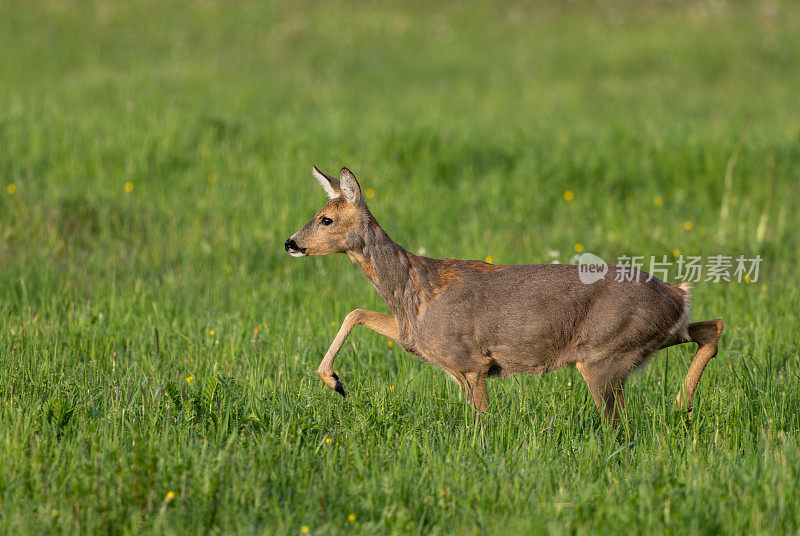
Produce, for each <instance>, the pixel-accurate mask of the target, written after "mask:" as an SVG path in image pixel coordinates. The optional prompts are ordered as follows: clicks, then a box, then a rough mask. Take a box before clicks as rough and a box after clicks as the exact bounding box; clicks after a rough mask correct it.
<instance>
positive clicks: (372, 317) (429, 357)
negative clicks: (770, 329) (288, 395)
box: [284, 166, 723, 423]
mask: <svg viewBox="0 0 800 536" xmlns="http://www.w3.org/2000/svg"><path fill="white" fill-rule="evenodd" d="M312 170H313V175H314V177H315V178H316V179H317V180H318V181H319V183H320V184H321V185H322V187H323V188H324V190H325V193H327V194H328V197H329V198H330V201H328V203H327V204H325V206H324V207H322V210H320V211H319V212H318V213H317V215H316V216H314V217H313V218H312V219H311V221H310V222H308V223H307V224H306V225H304V226H303V228H302V229H300V230H299V231H297V232H296V233H295V234H294V235H292V237H291V238H289V239H288V240H287V241H286V243H285V244H284V248H285V249H286V251H287V252H289V253H290V254H291V255H292V256H294V257H305V256H308V255H327V254H328V253H346V254H347V255H348V257H350V260H352V261H353V263H354V264H355V265H356V266H358V267H359V268H361V269H362V270H363V271H364V273H365V274H366V275H367V277H368V278H369V280H370V281H371V282H372V284H373V286H374V287H375V289H376V290H377V291H378V293H379V294H380V295H381V297H383V299H384V300H385V301H386V304H387V305H388V306H389V309H390V310H391V311H392V313H393V314H391V315H388V314H383V313H377V312H374V311H367V310H364V309H356V310H354V311H352V312H350V313H349V314H348V315H347V316H346V317H345V319H344V322H343V323H342V327H341V328H340V329H339V332H338V333H337V334H336V338H335V339H334V340H333V343H331V346H330V348H329V349H328V351H327V352H326V353H325V357H324V358H323V359H322V362H321V363H320V364H319V368H318V369H317V370H318V372H319V375H320V376H321V377H322V380H323V381H324V382H325V385H327V386H328V387H330V388H331V389H334V390H335V391H336V392H337V393H339V394H341V395H342V396H345V392H344V388H343V387H342V383H341V381H339V378H338V376H337V375H336V374H335V373H334V371H333V360H334V358H335V357H336V354H337V353H338V352H339V350H340V349H341V347H342V345H343V344H344V341H345V339H346V338H347V336H348V335H349V334H350V330H352V329H353V327H355V326H357V325H358V324H361V325H364V326H367V327H368V328H370V329H373V330H375V331H377V332H378V333H380V334H381V335H383V336H385V337H389V338H390V339H393V340H395V341H397V342H398V343H399V344H400V345H401V346H402V347H403V348H404V349H405V350H406V351H408V352H410V353H412V354H415V355H417V356H419V357H420V358H422V359H423V360H424V361H427V362H429V363H432V364H434V365H436V366H437V367H439V368H441V369H443V370H444V371H446V372H448V373H450V375H451V376H453V378H454V379H455V380H456V381H457V382H458V383H459V384H460V386H461V388H462V391H463V392H465V394H466V395H467V396H468V397H469V398H470V399H471V400H472V403H473V404H474V406H475V408H476V409H477V410H478V411H479V412H480V411H483V410H485V409H486V408H487V406H488V403H489V393H488V391H487V387H486V378H487V377H488V376H501V377H506V376H509V375H511V374H516V373H520V372H527V373H535V374H543V373H545V372H548V371H551V370H554V369H557V368H559V367H563V366H565V365H573V364H574V365H575V366H576V367H577V368H578V370H579V371H580V373H581V375H582V376H583V379H584V380H585V381H586V384H587V385H588V387H589V391H590V392H591V394H592V398H593V399H594V402H595V404H596V405H597V407H598V409H600V411H601V412H602V413H603V416H604V418H605V419H606V421H608V422H610V423H616V422H618V421H619V419H620V417H621V416H622V415H623V413H624V400H623V396H622V390H623V387H624V384H625V380H626V379H627V378H628V375H629V374H630V373H631V372H632V371H633V370H634V369H635V368H636V367H638V366H639V365H641V364H642V363H644V362H645V360H646V359H647V358H648V357H649V356H650V355H651V354H652V353H653V352H655V351H657V350H659V349H661V348H666V347H668V346H672V345H675V344H680V343H684V342H695V343H697V345H698V350H697V353H696V354H695V356H694V358H693V360H692V364H691V366H690V369H689V373H688V374H687V376H686V379H685V380H684V382H683V385H682V387H681V389H680V392H679V393H678V397H677V400H676V405H677V406H678V407H680V408H683V409H687V410H689V409H690V408H691V402H692V395H693V394H694V392H695V389H696V388H697V384H698V382H699V381H700V376H701V375H702V373H703V369H704V368H705V366H706V364H707V363H708V361H709V360H710V359H711V358H712V357H714V356H715V355H716V353H717V341H718V339H719V337H720V335H721V334H722V329H723V324H722V321H721V320H706V321H704V322H694V323H689V311H690V309H691V301H690V298H689V285H688V284H686V283H681V284H679V285H670V284H667V283H664V282H663V281H660V280H658V279H656V278H650V277H648V275H649V274H646V273H644V272H639V274H638V275H640V277H637V278H636V280H628V279H630V278H626V277H618V275H619V274H620V272H622V271H623V270H627V272H628V273H630V270H631V267H630V266H627V267H625V266H618V265H611V266H608V271H607V273H606V274H605V276H604V277H602V278H600V279H598V280H597V281H595V282H593V283H591V284H586V283H583V282H581V279H580V278H579V267H578V266H575V265H564V264H543V265H527V266H498V265H494V264H489V263H485V262H481V261H471V260H457V259H431V258H427V257H420V256H417V255H414V254H412V253H409V252H408V251H406V250H405V249H403V248H402V247H400V246H399V245H397V244H396V243H394V242H393V241H392V240H391V238H389V236H388V235H387V234H386V232H385V231H384V230H383V229H382V228H381V226H380V225H378V222H377V221H376V220H375V218H374V217H373V216H372V213H370V211H369V209H368V208H367V205H366V203H365V202H364V198H363V196H362V195H361V187H360V186H359V184H358V182H357V181H356V178H355V176H353V174H352V173H351V172H350V170H348V169H347V168H342V170H341V173H340V175H339V178H338V179H337V178H335V177H333V176H330V175H327V174H325V173H322V172H321V171H319V170H318V169H317V168H316V166H314V167H313V168H312ZM618 279H619V280H618Z"/></svg>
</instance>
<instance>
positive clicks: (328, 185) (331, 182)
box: [311, 166, 342, 199]
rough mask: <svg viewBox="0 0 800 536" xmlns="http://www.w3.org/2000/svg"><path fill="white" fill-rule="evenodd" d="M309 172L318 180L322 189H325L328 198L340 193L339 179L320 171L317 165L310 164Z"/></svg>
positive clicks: (337, 195)
mask: <svg viewBox="0 0 800 536" xmlns="http://www.w3.org/2000/svg"><path fill="white" fill-rule="evenodd" d="M311 174H312V175H314V178H315V179H317V180H318V181H319V184H320V186H322V189H323V190H325V193H326V194H328V197H329V198H330V199H334V198H336V197H339V196H340V195H342V191H341V190H340V189H339V179H337V178H336V177H331V176H330V175H328V174H327V173H323V172H321V171H320V170H319V169H318V168H317V166H311Z"/></svg>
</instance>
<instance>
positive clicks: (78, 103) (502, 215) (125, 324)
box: [0, 0, 800, 535]
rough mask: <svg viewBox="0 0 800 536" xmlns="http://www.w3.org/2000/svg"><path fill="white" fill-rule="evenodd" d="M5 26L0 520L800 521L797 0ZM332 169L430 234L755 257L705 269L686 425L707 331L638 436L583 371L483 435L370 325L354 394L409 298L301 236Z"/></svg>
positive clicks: (421, 243) (412, 233) (13, 17)
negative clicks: (713, 276)
mask: <svg viewBox="0 0 800 536" xmlns="http://www.w3.org/2000/svg"><path fill="white" fill-rule="evenodd" d="M0 50H1V51H2V53H0V103H1V104H0V185H1V186H2V189H0V460H1V461H2V463H1V464H0V533H2V534H9V535H10V534H35V533H39V534H43V533H55V534H58V533H78V532H81V533H90V532H94V533H114V534H120V533H121V534H134V533H136V534H138V533H186V534H195V533H201V532H203V533H211V534H216V533H219V534H232V533H245V534H301V533H304V532H307V533H309V534H340V533H348V534H351V533H352V534H355V533H363V534H381V533H387V534H473V533H475V534H479V533H496V534H513V533H520V534H538V533H556V534H560V533H575V534H611V533H617V534H618V533H629V534H634V533H636V534H638V533H646V534H660V533H671V534H678V533H680V534H686V533H690V534H697V533H700V534H721V533H730V534H788V533H795V534H796V533H798V531H800V501H799V500H798V489H800V439H799V437H798V432H800V388H799V384H798V374H800V358H798V350H797V348H798V343H799V342H800V328H798V325H797V317H798V315H797V307H798V306H797V304H798V303H799V302H800V290H799V289H798V284H797V281H798V280H799V279H800V270H798V263H799V262H800V255H799V254H798V241H797V237H798V229H800V166H799V165H798V164H799V163H800V99H798V88H800V9H798V8H797V5H796V4H794V3H780V2H778V3H776V2H771V1H764V2H756V3H746V2H734V1H731V2H711V1H709V2H692V3H690V4H686V3H683V2H663V3H662V2H648V3H647V4H646V5H644V4H643V5H640V4H639V3H635V2H619V3H617V2H596V3H588V2H586V3H585V2H570V3H565V4H560V3H547V4H542V5H517V4H512V3H507V2H499V3H497V4H491V3H480V4H475V5H472V4H471V3H469V4H468V3H463V4H462V3H447V4H446V5H440V6H436V5H430V4H429V3H423V2H414V3H409V4H407V5H405V6H404V7H402V8H400V7H397V6H395V7H381V6H380V5H378V4H377V3H368V4H361V3H357V2H352V3H350V2H346V3H339V2H324V3H319V4H312V3H302V4H296V3H288V2H287V3H286V4H270V5H265V4H261V3H254V2H253V3H251V2H235V3H229V2H212V1H206V2H197V3H190V4H186V3H183V2H171V1H168V2H125V3H112V2H61V1H42V2H36V3H29V2H17V1H7V0H4V1H2V2H0ZM314 163H316V164H317V165H318V166H320V167H321V168H322V169H324V170H328V171H335V170H338V169H339V167H340V166H342V165H347V166H348V167H350V168H351V169H353V170H354V171H355V173H356V175H357V177H358V178H359V181H360V182H361V185H362V187H364V188H365V189H366V188H370V189H373V190H374V196H373V197H371V198H370V199H369V200H368V202H369V205H370V208H371V210H372V212H373V213H374V214H375V215H376V217H377V218H378V220H379V221H380V222H381V223H382V225H383V226H384V228H385V229H386V230H387V232H388V233H389V234H390V235H391V236H392V237H393V238H394V239H395V240H396V241H397V242H399V243H400V244H401V245H404V246H405V247H406V248H407V249H409V250H410V251H412V252H417V251H419V250H420V248H424V250H425V251H426V252H427V255H429V256H434V257H461V258H478V259H484V258H485V257H487V256H490V257H492V259H493V261H494V262H495V263H500V264H514V263H540V262H550V261H551V260H552V256H553V253H552V252H553V251H554V250H556V251H557V252H558V253H557V254H555V256H556V257H557V258H558V259H559V260H560V261H561V262H569V261H570V258H571V257H572V255H573V254H574V252H575V251H576V249H581V248H583V250H584V251H590V252H592V253H595V254H597V255H600V256H601V257H603V258H605V259H616V258H617V257H619V256H621V255H644V256H648V257H649V256H650V255H656V256H659V257H660V256H661V255H668V256H670V257H672V256H673V254H677V253H679V252H680V253H682V254H687V255H704V256H707V255H712V254H719V253H721V254H727V255H734V256H737V255H739V254H744V255H745V256H747V257H755V256H756V255H761V257H762V258H763V262H762V265H761V267H760V273H759V278H758V280H757V281H756V282H752V281H751V282H750V283H738V282H731V283H712V282H707V283H706V282H700V283H697V284H696V285H695V290H694V304H695V305H694V313H693V318H694V319H696V320H702V319H708V318H717V317H718V318H723V319H724V320H725V322H726V326H727V328H726V332H725V334H724V336H723V339H722V344H721V350H720V353H719V355H718V356H717V357H716V358H715V359H714V360H713V361H712V362H711V364H710V365H709V367H708V369H707V370H706V373H705V375H704V377H703V380H702V382H701V387H700V391H699V393H698V396H697V398H696V401H695V411H694V415H693V419H692V420H688V419H687V418H686V417H685V416H684V415H682V414H676V413H673V411H672V401H673V400H674V397H675V395H676V393H677V387H678V384H679V382H680V381H681V380H682V379H683V377H684V375H685V374H686V370H687V368H688V363H689V360H690V359H691V356H692V352H693V348H690V347H689V346H688V345H685V346H683V347H676V348H673V349H670V350H668V351H662V352H660V353H659V354H658V355H656V356H655V357H654V359H653V360H652V362H651V363H650V365H649V366H647V367H646V368H644V369H643V370H642V371H640V372H639V373H637V374H636V375H635V376H634V377H633V378H632V380H631V382H630V383H629V389H628V392H627V405H628V410H629V414H630V417H631V424H630V428H629V429H623V430H621V431H620V432H619V433H618V434H615V433H613V432H612V431H611V430H608V429H606V428H605V427H604V426H603V425H602V423H601V418H600V415H599V413H598V412H597V410H596V409H595V407H594V404H593V402H592V400H591V397H590V396H589V393H588V391H587V389H586V387H585V385H584V384H583V382H582V380H581V378H580V375H579V374H578V372H577V371H576V370H574V369H564V370H559V371H557V372H554V373H551V374H548V375H545V376H544V377H541V378H539V377H522V376H517V377H514V378H511V379H506V380H497V381H493V382H492V383H491V385H490V391H491V396H492V402H491V406H490V409H489V412H488V415H487V417H486V418H484V419H483V420H482V421H481V422H480V423H479V424H477V425H476V424H475V423H474V422H473V412H472V410H471V409H470V407H469V406H468V404H467V403H465V401H464V400H463V399H461V398H459V394H458V391H457V388H456V385H455V384H453V383H452V382H451V381H449V380H448V379H447V378H446V376H445V375H444V374H442V373H441V372H439V371H437V370H435V369H434V368H433V367H431V366H430V365H425V364H423V363H421V362H420V361H418V360H417V358H415V357H413V356H411V355H408V354H406V353H404V352H403V351H402V349H400V348H398V347H397V346H394V347H392V346H390V345H389V344H388V343H387V340H386V339H383V338H381V337H380V336H378V335H376V334H374V333H372V332H370V331H368V330H366V329H364V328H357V329H356V330H355V331H354V333H353V334H352V336H351V338H350V340H349V341H348V342H347V344H346V345H345V347H344V348H343V350H342V353H341V354H340V357H339V359H338V361H337V364H336V368H337V370H338V371H339V375H340V376H341V377H342V379H343V382H344V385H345V388H346V389H347V390H348V393H349V395H350V396H349V397H348V398H347V399H346V400H342V399H341V398H340V397H339V396H338V395H336V394H335V393H333V392H332V391H330V390H329V389H327V388H324V387H323V386H322V384H321V382H320V380H319V378H318V376H317V375H316V367H317V364H318V363H319V360H320V359H321V357H322V355H323V353H324V351H325V350H326V349H327V347H328V344H329V343H330V341H331V340H332V338H333V336H334V334H335V333H336V330H337V329H338V326H339V323H340V322H341V320H342V319H343V317H344V315H345V314H346V313H347V312H348V311H350V310H351V309H353V308H356V307H365V308H370V309H374V310H378V311H386V306H385V304H384V303H383V302H382V301H381V300H380V297H379V296H378V295H377V294H376V293H375V292H374V290H373V289H372V287H371V285H370V284H369V282H368V281H367V279H366V278H365V277H364V275H363V274H362V273H361V272H360V271H358V269H357V268H355V267H354V266H353V265H352V264H351V263H350V261H349V260H348V259H347V258H346V257H345V256H343V255H338V256H332V257H323V258H308V259H299V260H297V259H292V258H290V257H289V256H288V255H286V253H285V252H284V251H283V241H284V240H285V239H286V238H287V237H288V236H290V235H291V234H292V233H293V232H295V231H296V230H297V229H298V228H299V227H300V226H301V225H302V224H304V223H305V222H306V221H307V220H308V219H309V218H310V217H311V216H312V215H313V214H314V213H315V212H316V210H317V209H318V208H319V207H321V206H322V203H323V202H324V199H325V196H324V193H323V192H322V190H321V189H320V188H319V187H318V186H317V185H316V183H315V181H314V180H313V178H312V177H311V174H310V168H311V165H312V164H314ZM567 191H570V192H572V193H573V198H572V199H571V200H569V201H568V200H566V197H570V196H569V195H566V197H565V193H566V192H567ZM370 193H371V192H370ZM687 222H688V223H687ZM687 227H689V228H690V229H687ZM676 249H677V250H679V252H676V251H674V250H676ZM156 330H157V331H158V344H157V343H156V341H157V339H156ZM630 437H632V438H633V440H630V439H629V438H630Z"/></svg>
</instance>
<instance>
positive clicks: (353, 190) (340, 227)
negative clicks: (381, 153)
mask: <svg viewBox="0 0 800 536" xmlns="http://www.w3.org/2000/svg"><path fill="white" fill-rule="evenodd" d="M312 173H313V175H314V178H316V179H317V180H318V181H319V183H320V185H321V186H322V188H323V189H324V190H325V193H326V194H328V197H329V198H330V201H328V202H327V203H326V204H325V206H324V207H322V210H320V211H319V212H317V214H316V215H315V216H314V217H313V218H311V221H310V222H308V223H307V224H305V225H304V226H303V227H302V228H301V229H300V230H299V231H297V232H296V233H295V234H293V235H292V236H291V237H290V238H289V239H288V240H287V241H286V242H285V243H284V244H283V247H284V248H285V249H286V251H287V252H288V253H289V254H290V255H291V256H292V257H306V256H308V255H327V254H329V253H343V252H345V251H348V250H351V249H353V248H355V247H356V246H358V245H359V244H363V238H362V236H363V228H364V224H365V223H366V222H367V220H368V215H369V211H368V210H367V205H366V204H365V203H364V199H363V197H362V195H361V187H360V186H359V185H358V181H357V180H356V177H355V175H353V173H352V172H351V171H350V170H349V169H347V168H342V171H341V172H340V173H339V178H338V179H337V178H335V177H332V176H331V175H328V174H327V173H323V172H321V171H320V170H319V169H317V167H316V166H313V167H312Z"/></svg>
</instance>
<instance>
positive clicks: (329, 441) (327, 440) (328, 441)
mask: <svg viewBox="0 0 800 536" xmlns="http://www.w3.org/2000/svg"><path fill="white" fill-rule="evenodd" d="M331 441H333V439H331V438H330V437H326V438H325V443H327V444H328V445H330V444H331Z"/></svg>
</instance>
